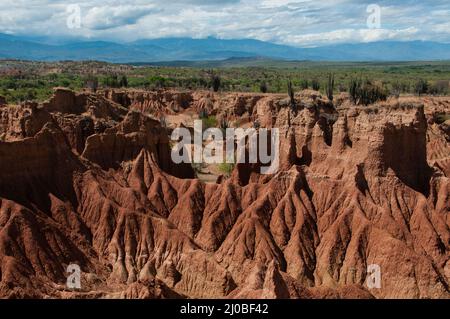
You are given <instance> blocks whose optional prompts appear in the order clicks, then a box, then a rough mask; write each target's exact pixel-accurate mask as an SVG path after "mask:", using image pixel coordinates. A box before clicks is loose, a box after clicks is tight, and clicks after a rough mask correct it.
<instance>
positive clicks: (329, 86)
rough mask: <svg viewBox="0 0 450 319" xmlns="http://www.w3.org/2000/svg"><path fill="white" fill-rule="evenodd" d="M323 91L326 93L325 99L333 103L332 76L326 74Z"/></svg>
mask: <svg viewBox="0 0 450 319" xmlns="http://www.w3.org/2000/svg"><path fill="white" fill-rule="evenodd" d="M325 91H326V93H327V97H328V99H329V100H330V101H333V92H334V74H331V73H330V74H328V82H327V84H326V87H325Z"/></svg>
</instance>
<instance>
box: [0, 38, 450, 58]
mask: <svg viewBox="0 0 450 319" xmlns="http://www.w3.org/2000/svg"><path fill="white" fill-rule="evenodd" d="M230 58H244V59H245V58H269V59H274V60H310V61H434V60H450V44H447V43H438V42H431V41H408V42H399V41H382V42H371V43H357V44H336V45H330V46H323V47H316V48H297V47H292V46H287V45H279V44H274V43H270V42H264V41H259V40H251V39H244V40H221V39H216V38H205V39H191V38H163V39H153V40H139V41H135V42H132V43H114V42H106V41H71V42H62V43H59V44H54V43H53V44H50V43H49V42H48V41H45V39H37V38H36V39H33V38H29V37H20V36H13V35H6V34H0V59H21V60H38V61H61V60H76V61H79V60H98V61H105V62H114V63H137V62H142V63H152V62H167V61H205V60H209V61H218V60H227V59H230Z"/></svg>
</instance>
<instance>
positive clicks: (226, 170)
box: [218, 163, 234, 177]
mask: <svg viewBox="0 0 450 319" xmlns="http://www.w3.org/2000/svg"><path fill="white" fill-rule="evenodd" d="M218 168H219V171H220V172H222V173H223V175H225V176H227V177H230V176H231V173H232V172H233V169H234V164H230V163H222V164H219V166H218Z"/></svg>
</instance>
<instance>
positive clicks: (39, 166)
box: [0, 90, 450, 298]
mask: <svg viewBox="0 0 450 319" xmlns="http://www.w3.org/2000/svg"><path fill="white" fill-rule="evenodd" d="M297 99H298V105H299V110H298V111H297V112H293V111H292V110H289V108H288V104H286V101H285V98H284V97H283V96H271V95H250V94H237V95H233V94H226V95H223V96H221V95H219V94H212V93H201V92H200V93H199V92H195V93H176V92H156V93H154V94H153V93H146V92H107V93H104V94H103V95H102V94H98V95H94V94H87V93H81V94H74V93H72V92H70V91H64V90H58V91H57V92H56V95H55V97H54V98H53V99H51V100H50V101H49V102H47V103H44V104H43V105H40V106H36V105H28V106H26V105H24V106H20V107H12V106H8V107H6V108H0V115H1V117H0V119H1V122H0V134H1V136H2V138H1V141H0V164H1V167H2V169H1V170H0V296H1V297H19V298H21V297H38V298H43V297H49V296H50V297H59V298H98V297H111V298H184V297H187V298H205V297H210V298H223V297H225V298H373V297H376V298H397V297H403V298H449V297H450V294H449V283H450V261H449V250H450V230H449V227H450V214H449V202H450V200H449V196H450V195H449V190H450V184H449V177H448V166H446V164H445V163H448V162H446V161H448V158H449V153H450V149H449V147H448V138H447V137H448V136H446V135H445V131H443V130H442V129H441V128H440V127H439V125H438V124H429V121H430V117H431V116H432V115H431V114H429V113H428V112H427V111H425V112H424V107H423V105H420V104H417V103H410V102H406V101H400V102H399V103H398V104H396V105H387V104H386V105H385V104H383V105H377V106H371V107H368V108H360V107H354V106H350V107H346V106H345V105H346V102H345V101H344V102H343V103H342V105H343V107H342V108H339V109H338V110H337V111H336V110H334V109H333V108H332V107H331V106H330V105H329V103H328V102H327V101H326V99H323V98H322V97H321V96H320V95H318V94H317V93H314V92H303V93H302V94H299V95H298V96H297ZM206 101H209V102H206ZM221 103H224V105H222V104H221ZM426 103H428V102H427V101H425V110H426V108H427V104H426ZM204 105H207V107H208V108H212V110H211V111H214V112H215V113H216V114H217V115H223V114H227V116H234V117H235V118H237V117H238V116H239V115H243V114H247V115H248V116H249V117H251V118H254V119H259V120H260V122H261V124H262V125H263V126H266V127H277V128H279V129H280V132H281V133H282V134H281V135H282V138H281V159H280V160H281V169H280V171H279V172H278V173H276V174H275V175H271V176H261V175H259V174H258V170H256V169H254V167H250V166H246V165H238V166H237V167H236V169H235V171H234V172H233V174H232V177H231V178H229V179H224V178H222V180H221V181H220V183H216V184H204V183H202V182H201V181H199V180H196V179H192V176H193V175H192V170H191V169H190V168H188V167H186V166H176V165H174V164H171V161H170V157H169V155H170V154H169V152H170V148H169V140H168V136H167V132H166V131H165V128H163V127H162V126H161V123H160V122H159V121H158V120H155V119H154V118H151V117H148V116H146V115H144V114H142V111H144V112H145V113H150V114H161V113H164V114H172V113H177V112H183V110H184V109H192V110H195V109H196V108H198V107H200V106H201V107H204ZM449 105H450V103H447V104H444V110H446V111H448V106H449ZM127 108H131V109H132V111H129V110H127ZM137 110H140V111H137ZM427 123H428V124H427ZM427 154H428V156H427ZM183 174H184V175H183ZM177 176H178V177H177ZM180 177H181V178H180ZM71 263H75V264H78V265H79V266H80V267H81V270H82V278H81V284H82V285H81V286H82V288H81V290H79V291H78V290H71V289H68V288H67V287H66V286H65V281H66V276H67V273H66V267H67V265H69V264H71ZM370 264H377V265H379V266H380V268H381V288H379V289H377V288H372V289H371V288H369V287H367V285H366V284H365V282H366V279H367V276H368V274H367V266H368V265H370Z"/></svg>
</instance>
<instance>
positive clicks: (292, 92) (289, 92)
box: [288, 81, 297, 112]
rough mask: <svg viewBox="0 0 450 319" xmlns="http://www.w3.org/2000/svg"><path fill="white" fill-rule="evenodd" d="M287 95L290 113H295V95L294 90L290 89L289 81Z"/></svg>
mask: <svg viewBox="0 0 450 319" xmlns="http://www.w3.org/2000/svg"><path fill="white" fill-rule="evenodd" d="M288 95H289V99H290V105H291V109H292V111H294V112H296V111H297V104H296V103H295V93H294V89H293V87H292V82H291V81H289V82H288Z"/></svg>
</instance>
